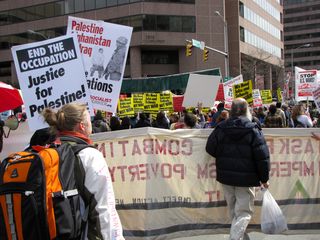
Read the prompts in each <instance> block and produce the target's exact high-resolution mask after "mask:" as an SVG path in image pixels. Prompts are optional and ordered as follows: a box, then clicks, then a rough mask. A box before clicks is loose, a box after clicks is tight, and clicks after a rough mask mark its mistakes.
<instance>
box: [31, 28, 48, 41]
mask: <svg viewBox="0 0 320 240" xmlns="http://www.w3.org/2000/svg"><path fill="white" fill-rule="evenodd" d="M27 33H29V34H32V35H37V36H40V37H42V38H43V39H44V40H47V39H49V38H48V37H46V36H45V35H44V34H42V33H39V32H36V31H33V30H31V29H29V30H27Z"/></svg>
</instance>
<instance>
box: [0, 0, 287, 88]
mask: <svg viewBox="0 0 320 240" xmlns="http://www.w3.org/2000/svg"><path fill="white" fill-rule="evenodd" d="M0 9H1V10H0V56H1V58H0V81H4V82H8V83H12V84H14V85H15V86H18V81H17V77H16V73H15V68H14V65H13V61H12V55H11V51H10V48H11V47H12V46H14V45H18V44H24V43H29V42H34V41H40V40H43V39H45V38H53V37H56V36H60V35H63V34H65V33H66V25H67V18H68V16H69V15H72V16H76V17H82V18H88V19H95V20H104V21H107V22H112V23H118V24H123V25H128V26H132V27H133V35H132V39H131V44H130V50H129V54H128V59H127V64H126V69H125V75H124V76H125V77H127V78H138V77H145V76H160V75H168V74H176V73H184V72H192V71H198V70H204V69H212V68H220V69H221V73H222V76H223V77H224V76H226V75H230V76H237V75H239V74H240V73H242V74H243V75H244V78H245V80H247V79H251V80H255V82H256V83H257V84H256V85H259V84H258V83H259V82H261V81H262V84H260V85H261V88H266V87H267V88H268V87H272V84H271V81H272V80H274V76H278V75H279V74H278V69H279V68H281V66H282V65H283V61H282V49H283V43H282V39H281V36H282V34H281V33H282V23H281V14H282V6H281V5H280V3H279V0H250V1H249V0H247V1H245V0H242V1H237V0H210V1H203V0H159V1H156V0H60V1H52V0H36V1H31V0H30V1H29V0H27V1H19V0H2V1H0ZM192 39H196V40H199V41H203V42H205V45H206V46H208V47H209V48H211V50H210V51H209V54H208V60H207V61H203V51H202V50H201V49H199V48H196V47H193V48H192V54H191V56H186V54H185V46H186V40H192ZM212 49H213V50H212ZM227 52H228V54H226V53H227ZM226 55H228V58H227V57H226ZM228 63H229V64H228ZM252 70H254V71H252ZM228 72H230V73H229V74H228Z"/></svg>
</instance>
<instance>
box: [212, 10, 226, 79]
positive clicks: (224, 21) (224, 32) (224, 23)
mask: <svg viewBox="0 0 320 240" xmlns="http://www.w3.org/2000/svg"><path fill="white" fill-rule="evenodd" d="M215 15H217V16H219V17H220V18H221V19H222V21H223V34H224V38H223V39H224V51H225V52H226V55H225V57H224V64H225V74H226V77H229V76H230V73H229V50H228V24H227V21H226V20H225V18H224V17H223V16H222V15H221V13H220V12H219V11H215Z"/></svg>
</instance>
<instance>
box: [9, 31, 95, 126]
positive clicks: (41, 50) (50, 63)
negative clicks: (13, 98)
mask: <svg viewBox="0 0 320 240" xmlns="http://www.w3.org/2000/svg"><path fill="white" fill-rule="evenodd" d="M12 55H13V60H14V63H15V67H16V71H17V75H18V80H19V84H20V88H21V90H22V94H23V99H24V103H25V105H26V113H27V117H28V124H29V127H30V129H31V130H37V129H40V128H43V127H46V126H47V124H46V123H44V121H43V118H42V117H41V116H40V114H39V112H41V111H42V110H43V109H44V108H46V107H50V108H53V109H59V108H61V107H62V106H63V105H65V104H68V103H70V102H79V103H85V104H87V105H88V108H89V111H90V112H92V105H91V101H90V98H89V93H88V87H87V83H86V79H85V73H84V68H83V64H82V59H81V57H80V50H79V45H78V41H77V38H76V36H62V37H57V38H53V39H49V40H45V41H42V42H35V43H30V44H23V45H19V46H15V47H13V48H12Z"/></svg>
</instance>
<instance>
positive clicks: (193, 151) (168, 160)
mask: <svg viewBox="0 0 320 240" xmlns="http://www.w3.org/2000/svg"><path fill="white" fill-rule="evenodd" d="M211 131H212V129H190V130H189V129H180V130H175V131H170V130H165V129H157V128H137V129H130V130H121V131H114V132H107V133H103V134H96V135H93V140H94V142H95V143H97V145H98V149H99V150H100V151H101V152H102V153H103V155H104V156H105V158H106V161H107V163H108V166H109V171H110V174H111V178H112V181H113V186H114V190H115V196H116V203H117V209H118V212H119V216H120V218H121V222H122V225H123V229H124V234H125V238H126V239H128V240H130V239H135V240H138V239H139V240H140V239H143V240H146V239H154V240H157V239H172V238H174V237H176V238H178V237H181V238H183V237H187V236H191V235H200V234H218V233H221V232H223V231H224V232H228V230H229V228H230V223H231V220H230V219H229V218H228V211H227V207H226V202H225V200H224V195H223V191H222V187H221V184H220V183H218V182H217V181H216V166H215V159H214V158H212V157H211V156H210V155H209V154H207V153H206V150H205V146H206V142H207V139H208V136H209V134H210V133H211ZM312 131H314V129H294V128H293V129H285V128H281V129H263V132H264V134H265V137H266V141H267V144H268V147H269V150H270V155H271V156H270V159H271V169H270V180H269V182H270V188H269V190H270V192H271V193H272V195H273V196H274V198H275V199H276V200H277V202H278V204H279V205H280V207H281V209H282V211H283V213H284V215H285V217H286V220H287V222H288V227H289V229H290V230H294V229H301V231H303V230H306V229H310V230H312V229H320V218H319V207H320V201H319V200H320V186H319V176H320V161H319V156H320V148H319V145H320V142H319V141H317V140H315V139H314V138H311V132H312ZM259 193H260V189H259V188H256V198H255V207H254V214H253V217H252V219H251V221H250V224H249V228H248V229H249V231H250V230H255V231H257V230H258V231H259V229H260V210H261V198H259Z"/></svg>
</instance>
